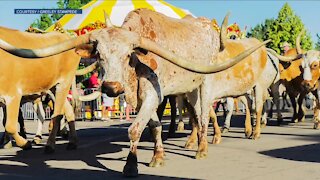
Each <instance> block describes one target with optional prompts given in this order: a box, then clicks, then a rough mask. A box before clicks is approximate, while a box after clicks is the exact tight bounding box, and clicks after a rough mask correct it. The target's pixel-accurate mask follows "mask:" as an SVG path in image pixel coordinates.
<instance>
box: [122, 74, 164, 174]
mask: <svg viewBox="0 0 320 180" xmlns="http://www.w3.org/2000/svg"><path fill="white" fill-rule="evenodd" d="M139 86H140V87H139V88H140V91H139V96H138V97H139V98H140V100H141V101H142V105H141V108H140V111H139V113H138V115H137V117H136V119H135V120H134V122H133V123H132V124H131V126H130V127H129V129H128V135H129V139H130V152H129V155H128V157H127V161H126V165H125V166H124V168H123V174H124V175H125V176H129V177H133V176H138V162H137V148H138V143H139V140H140V137H141V134H142V132H143V130H144V129H145V127H146V125H147V123H148V122H149V120H150V119H151V118H153V119H156V120H157V119H158V118H156V117H155V114H156V110H157V107H158V105H159V104H160V102H161V99H162V98H161V96H160V87H159V86H158V83H157V80H155V79H154V77H153V76H151V77H150V76H149V77H148V78H140V80H139ZM156 122H158V121H156ZM153 132H155V135H156V138H155V143H156V148H155V152H159V154H161V151H163V147H162V142H161V135H160V133H161V128H160V126H159V127H156V129H154V130H153ZM156 159H157V160H156V161H157V162H160V161H161V160H160V159H161V155H159V156H157V158H156ZM150 164H151V165H154V163H150ZM161 164H163V162H162V163H161Z"/></svg>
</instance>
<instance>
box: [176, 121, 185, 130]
mask: <svg viewBox="0 0 320 180" xmlns="http://www.w3.org/2000/svg"><path fill="white" fill-rule="evenodd" d="M183 131H184V123H183V122H179V123H178V128H177V132H183Z"/></svg>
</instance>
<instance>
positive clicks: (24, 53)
mask: <svg viewBox="0 0 320 180" xmlns="http://www.w3.org/2000/svg"><path fill="white" fill-rule="evenodd" d="M89 39H90V34H85V35H82V36H78V37H76V38H72V39H70V40H67V41H64V42H62V43H57V44H55V45H53V46H49V47H45V48H39V49H22V48H17V47H14V46H13V45H11V44H9V43H7V42H5V41H3V40H1V39H0V48H1V49H3V50H5V51H7V52H8V53H10V54H13V55H16V56H19V57H23V58H40V57H48V56H53V55H56V54H59V53H62V52H65V51H68V50H70V49H73V48H75V47H76V46H79V45H81V44H87V43H89Z"/></svg>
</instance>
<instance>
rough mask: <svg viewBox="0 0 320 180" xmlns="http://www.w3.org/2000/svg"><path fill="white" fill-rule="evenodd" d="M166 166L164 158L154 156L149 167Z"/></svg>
mask: <svg viewBox="0 0 320 180" xmlns="http://www.w3.org/2000/svg"><path fill="white" fill-rule="evenodd" d="M162 166H164V160H163V159H162V158H152V160H151V162H150V163H149V167H162Z"/></svg>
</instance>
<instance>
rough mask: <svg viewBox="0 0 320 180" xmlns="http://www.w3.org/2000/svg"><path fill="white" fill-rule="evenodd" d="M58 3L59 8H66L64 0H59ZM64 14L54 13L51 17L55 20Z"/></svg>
mask: <svg viewBox="0 0 320 180" xmlns="http://www.w3.org/2000/svg"><path fill="white" fill-rule="evenodd" d="M57 5H58V9H64V8H65V5H64V1H63V0H59V1H58V2H57ZM62 16H63V14H52V15H51V19H52V20H53V21H54V22H55V21H57V20H59V19H60V18H61V17H62Z"/></svg>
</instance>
